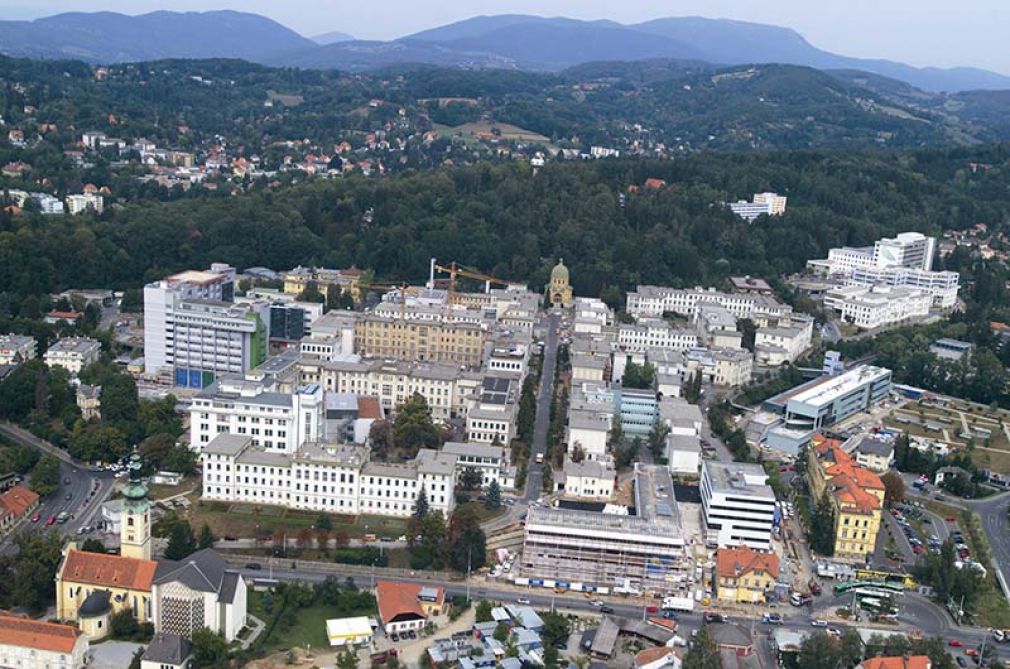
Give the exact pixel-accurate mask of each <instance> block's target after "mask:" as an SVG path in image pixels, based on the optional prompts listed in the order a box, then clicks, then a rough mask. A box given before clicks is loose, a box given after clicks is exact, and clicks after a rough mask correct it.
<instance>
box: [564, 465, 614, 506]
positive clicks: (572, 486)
mask: <svg viewBox="0 0 1010 669" xmlns="http://www.w3.org/2000/svg"><path fill="white" fill-rule="evenodd" d="M616 481H617V470H616V469H614V467H613V466H612V465H610V464H604V463H602V462H596V461H593V460H583V461H582V462H572V461H571V460H565V465H564V468H563V469H562V470H561V471H560V472H557V473H555V475H554V489H555V491H557V492H560V493H563V494H564V496H565V497H578V498H582V499H595V500H603V501H606V500H609V499H610V498H611V497H612V496H613V494H614V485H615V483H616Z"/></svg>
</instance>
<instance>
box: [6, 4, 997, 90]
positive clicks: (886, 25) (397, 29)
mask: <svg viewBox="0 0 1010 669" xmlns="http://www.w3.org/2000/svg"><path fill="white" fill-rule="evenodd" d="M154 9H172V10H177V11H186V10H206V9H237V10H243V11H249V12H256V13H259V14H264V15H266V16H270V17H271V18H274V19H276V20H278V21H280V22H281V23H283V24H285V25H287V26H289V27H290V28H293V29H295V30H297V31H298V32H300V33H302V34H304V35H307V36H311V35H317V34H320V33H323V32H328V31H331V30H340V31H343V32H348V33H351V34H353V35H354V36H356V37H359V38H363V39H389V38H393V37H399V36H402V35H405V34H408V33H411V32H416V31H418V30H422V29H424V28H430V27H433V26H436V25H441V24H443V23H448V22H451V21H458V20H460V19H464V18H468V17H470V16H474V15H477V14H504V13H523V14H540V15H543V16H570V17H573V18H586V19H597V18H608V19H613V20H615V21H620V22H622V23H629V22H635V21H643V20H646V19H650V18H657V17H663V16H686V15H698V16H708V17H713V18H735V19H742V20H747V21H755V22H760V23H770V24H774V25H781V26H787V27H790V28H794V29H796V30H798V31H799V32H800V33H801V34H802V35H803V36H804V37H806V38H807V39H808V40H809V41H810V42H811V43H813V44H814V45H815V46H818V47H821V48H823V49H827V50H829V51H833V52H836V53H841V54H844V55H849V56H860V57H879V58H890V59H894V60H900V61H903V62H906V63H909V64H912V65H919V66H925V65H936V66H942V67H950V66H955V65H974V66H977V67H985V68H989V69H993V70H998V71H1001V72H1004V73H1006V74H1010V46H1008V44H1007V38H1006V33H1007V26H1008V25H1010V2H1008V0H961V1H960V2H952V1H951V0H763V1H759V0H666V1H661V0H378V1H373V2H367V1H362V0H354V1H351V0H0V18H4V19H17V18H36V17H39V16H45V15H48V14H55V13H58V12H66V11H97V10H112V11H118V12H123V13H127V14H136V13H142V12H146V11H151V10H154Z"/></svg>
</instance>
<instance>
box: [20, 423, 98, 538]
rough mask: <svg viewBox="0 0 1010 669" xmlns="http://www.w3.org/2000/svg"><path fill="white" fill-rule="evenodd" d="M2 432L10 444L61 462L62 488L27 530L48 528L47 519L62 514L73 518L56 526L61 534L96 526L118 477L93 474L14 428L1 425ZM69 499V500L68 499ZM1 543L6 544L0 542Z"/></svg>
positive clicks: (42, 505)
mask: <svg viewBox="0 0 1010 669" xmlns="http://www.w3.org/2000/svg"><path fill="white" fill-rule="evenodd" d="M0 433H2V434H3V435H4V437H6V438H8V439H10V440H11V441H15V442H17V443H19V444H23V445H25V446H29V447H31V448H35V449H37V450H39V451H42V452H43V453H47V454H50V455H54V456H56V457H57V458H59V460H60V484H59V487H58V488H57V489H56V491H55V492H54V493H53V494H51V495H49V496H48V497H45V498H44V499H43V500H42V502H41V503H40V504H39V511H38V513H39V516H40V520H39V522H38V523H37V524H32V523H31V522H30V520H29V521H26V522H25V526H26V527H31V526H38V527H45V525H44V523H45V522H46V519H47V518H48V517H49V516H56V515H59V513H60V512H61V511H66V512H67V513H68V514H70V515H72V516H73V517H72V518H71V519H70V520H69V521H67V522H66V523H64V524H62V525H59V524H57V525H53V527H54V528H56V529H57V530H59V531H60V532H61V533H62V534H67V535H76V534H77V530H78V529H79V528H81V527H82V526H84V525H94V524H95V521H96V520H97V518H98V516H99V515H100V511H101V505H102V502H104V501H105V500H106V499H108V498H109V495H111V494H112V490H113V487H114V485H115V478H114V477H113V475H112V474H111V473H110V472H100V473H99V472H92V471H90V470H89V469H88V468H87V467H86V466H85V465H82V464H80V463H77V462H74V460H73V459H72V458H71V457H70V456H69V455H67V453H66V451H63V450H60V449H59V448H56V447H55V446H53V445H52V444H50V443H49V442H47V441H44V440H42V439H39V438H38V437H36V436H35V435H33V434H31V433H30V432H28V431H26V430H23V429H21V428H19V427H17V426H15V425H11V424H9V423H2V424H0ZM68 496H69V497H70V499H67V497H68ZM7 536H8V537H10V536H11V535H7ZM2 544H3V541H0V545H2Z"/></svg>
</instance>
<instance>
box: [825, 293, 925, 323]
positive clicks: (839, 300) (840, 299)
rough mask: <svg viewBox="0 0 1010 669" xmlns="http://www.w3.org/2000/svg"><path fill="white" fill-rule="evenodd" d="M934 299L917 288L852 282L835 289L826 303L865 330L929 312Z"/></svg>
mask: <svg viewBox="0 0 1010 669" xmlns="http://www.w3.org/2000/svg"><path fill="white" fill-rule="evenodd" d="M932 304H933V298H932V296H930V294H929V293H927V292H926V291H923V290H919V289H917V288H893V287H891V286H882V285H870V286H867V285H862V284H859V285H852V286H844V287H841V288H832V289H831V290H829V291H828V292H827V293H826V294H825V295H824V306H826V307H829V308H831V309H834V310H836V311H837V312H838V315H839V317H840V318H841V319H842V320H843V321H845V322H846V323H850V324H852V325H855V326H856V327H858V328H861V329H864V330H873V329H876V328H882V327H887V326H891V325H898V324H901V323H906V322H908V321H911V320H913V319H916V318H923V317H925V316H928V315H929V309H930V307H931V306H932Z"/></svg>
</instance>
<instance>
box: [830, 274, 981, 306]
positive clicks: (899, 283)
mask: <svg viewBox="0 0 1010 669" xmlns="http://www.w3.org/2000/svg"><path fill="white" fill-rule="evenodd" d="M845 282H846V284H847V285H864V286H865V285H882V286H893V287H895V288H914V289H916V290H922V291H924V292H926V293H929V295H930V297H931V298H932V306H933V307H934V308H936V309H951V308H953V307H954V306H956V305H957V295H958V291H959V290H960V288H961V275H960V274H958V273H957V272H947V271H943V272H933V271H930V270H924V269H910V268H908V267H857V268H855V269H853V270H852V271H851V273H849V274H848V275H847V276H846V278H845Z"/></svg>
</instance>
